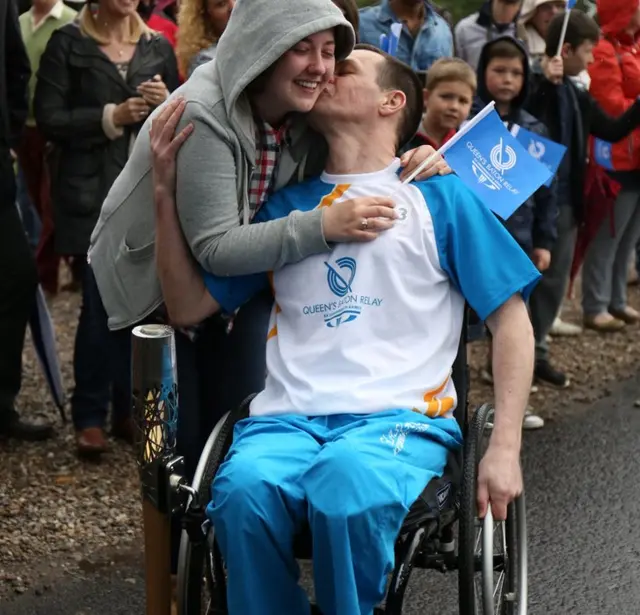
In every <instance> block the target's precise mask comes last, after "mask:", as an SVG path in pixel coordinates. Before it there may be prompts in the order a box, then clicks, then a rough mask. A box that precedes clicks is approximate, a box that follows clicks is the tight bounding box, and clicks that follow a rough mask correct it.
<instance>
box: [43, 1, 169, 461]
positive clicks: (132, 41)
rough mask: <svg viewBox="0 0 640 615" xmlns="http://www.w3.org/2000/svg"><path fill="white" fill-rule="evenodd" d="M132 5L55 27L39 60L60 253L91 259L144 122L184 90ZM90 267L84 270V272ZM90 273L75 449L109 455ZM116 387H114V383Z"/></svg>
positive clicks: (125, 432)
mask: <svg viewBox="0 0 640 615" xmlns="http://www.w3.org/2000/svg"><path fill="white" fill-rule="evenodd" d="M136 8H137V3H136V2H131V1H130V0H99V2H98V3H97V5H94V4H92V5H88V6H87V7H85V8H84V9H83V10H82V11H81V13H80V15H79V17H78V19H77V21H76V22H74V23H71V24H68V25H66V26H64V27H62V28H60V29H59V30H57V31H56V32H55V33H54V34H53V36H52V37H51V39H50V40H49V43H48V45H47V48H46V51H45V52H44V54H43V56H42V60H41V63H40V70H39V72H38V84H37V87H36V93H35V101H34V108H35V115H36V120H37V122H38V127H39V128H40V130H41V131H42V132H43V134H44V135H45V137H46V138H47V140H48V141H50V142H51V144H52V155H51V180H52V185H51V191H52V202H53V212H54V226H55V245H56V250H57V252H58V253H59V254H61V255H65V256H73V257H77V261H79V262H81V263H86V254H87V250H88V247H89V239H90V237H91V232H92V231H93V228H94V226H95V224H96V221H97V219H98V215H99V213H100V208H101V206H102V202H103V200H104V198H105V197H106V195H107V192H108V191H109V189H110V188H111V185H112V184H113V182H114V181H115V179H116V177H117V176H118V174H119V173H120V171H121V170H122V169H123V168H124V165H125V163H126V161H127V158H128V157H129V152H130V151H131V147H132V145H133V142H134V140H135V137H136V135H137V133H138V131H139V130H140V129H141V127H142V124H143V123H144V121H145V119H146V118H147V116H148V115H149V113H150V112H151V111H153V109H154V108H155V107H156V106H158V105H160V104H162V103H163V102H164V101H165V100H166V98H167V96H168V95H169V92H170V91H172V90H173V89H175V88H176V87H177V86H178V85H179V80H178V69H177V63H176V58H175V55H174V53H173V49H172V48H171V45H170V44H169V42H168V41H167V40H166V39H165V38H164V37H163V36H161V35H160V34H156V33H155V32H152V31H151V30H149V29H148V28H147V26H146V25H145V24H144V22H143V21H142V19H141V18H140V17H139V15H138V13H137V12H136ZM86 269H88V268H86ZM93 285H95V282H94V281H93V280H92V279H90V276H89V273H88V271H87V274H86V275H85V276H84V284H83V306H82V311H81V314H80V322H79V325H78V331H77V334H76V346H75V354H74V375H75V384H76V386H75V391H74V394H73V397H72V401H71V410H72V416H73V421H74V426H75V428H76V434H77V445H78V451H79V452H80V453H82V454H98V455H99V454H100V453H101V452H102V451H104V450H105V449H106V440H105V437H104V426H105V422H106V414H107V408H108V406H109V402H110V401H111V391H110V389H111V384H112V380H113V378H112V375H113V374H112V373H110V370H109V369H107V366H106V365H105V359H107V357H108V355H107V357H105V352H107V349H108V345H109V341H108V335H107V329H106V316H104V314H103V313H101V311H100V308H101V305H100V302H99V301H96V300H95V297H96V295H95V288H94V287H93ZM115 388H117V387H115ZM126 397H127V396H126V395H122V396H121V399H120V401H119V402H116V398H115V397H114V400H113V401H114V404H113V421H112V423H113V429H114V433H115V434H116V435H122V436H123V437H127V438H128V437H130V436H131V421H130V417H129V400H128V399H126Z"/></svg>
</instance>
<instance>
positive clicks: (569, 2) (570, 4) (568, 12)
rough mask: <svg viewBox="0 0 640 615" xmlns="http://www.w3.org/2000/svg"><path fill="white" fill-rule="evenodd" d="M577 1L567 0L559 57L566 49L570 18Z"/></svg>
mask: <svg viewBox="0 0 640 615" xmlns="http://www.w3.org/2000/svg"><path fill="white" fill-rule="evenodd" d="M576 2H577V0H567V10H566V11H565V13H564V20H563V21H562V30H561V31H560V40H559V41H558V53H556V55H557V56H559V55H560V54H561V53H562V48H563V47H564V38H565V36H567V27H568V25H569V18H570V17H571V9H572V8H574V7H575V5H576Z"/></svg>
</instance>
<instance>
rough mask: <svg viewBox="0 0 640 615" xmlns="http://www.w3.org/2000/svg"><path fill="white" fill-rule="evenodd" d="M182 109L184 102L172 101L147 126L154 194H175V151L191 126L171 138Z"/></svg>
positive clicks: (182, 100)
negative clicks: (149, 127) (149, 126)
mask: <svg viewBox="0 0 640 615" xmlns="http://www.w3.org/2000/svg"><path fill="white" fill-rule="evenodd" d="M186 105H187V103H186V102H185V101H184V99H182V98H179V97H178V98H175V99H174V100H172V101H171V102H169V103H168V104H167V106H166V107H165V108H164V109H162V110H161V111H160V113H159V114H158V117H156V118H154V119H153V121H152V122H151V129H150V131H149V134H150V142H151V155H152V159H153V162H152V164H153V187H154V191H155V192H156V194H169V195H171V196H173V195H174V194H175V191H176V173H177V170H176V169H177V164H176V158H177V156H178V150H179V149H180V147H182V144H183V143H184V142H185V141H186V140H187V139H188V138H189V135H190V134H191V133H192V132H193V124H188V125H187V126H185V127H184V128H183V129H182V130H181V131H180V132H179V133H178V134H177V135H176V136H174V134H175V131H176V128H177V127H178V122H180V118H181V117H182V113H183V112H184V109H185V107H186ZM156 202H158V199H156Z"/></svg>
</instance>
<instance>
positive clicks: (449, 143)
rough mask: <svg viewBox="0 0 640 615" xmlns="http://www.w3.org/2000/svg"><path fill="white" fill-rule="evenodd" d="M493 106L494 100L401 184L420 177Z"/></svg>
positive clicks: (487, 113) (485, 115)
mask: <svg viewBox="0 0 640 615" xmlns="http://www.w3.org/2000/svg"><path fill="white" fill-rule="evenodd" d="M495 106H496V103H495V101H494V100H492V101H491V102H490V103H489V104H488V105H487V106H486V107H485V108H484V109H482V111H480V113H478V115H476V116H475V117H474V118H473V119H471V120H469V121H468V122H467V123H466V124H465V125H464V126H463V127H462V128H461V129H460V130H459V131H458V132H457V133H456V134H455V135H453V137H451V139H449V140H448V141H447V142H446V143H444V144H443V145H441V146H440V148H439V149H438V150H437V151H435V152H434V153H433V154H431V156H429V157H427V159H426V160H424V161H423V162H422V163H421V164H420V165H418V168H417V169H415V170H414V171H413V172H412V173H411V175H409V177H407V178H406V179H405V180H404V181H403V182H402V183H403V184H409V183H411V182H412V181H413V180H414V179H415V178H416V177H417V176H418V175H420V173H422V171H424V169H425V168H426V167H428V166H429V165H430V164H432V163H433V161H434V160H436V158H438V156H442V155H443V154H444V153H445V152H446V151H447V150H449V149H450V148H451V147H453V146H454V145H455V144H456V143H457V142H458V141H460V139H462V137H464V135H465V134H467V133H468V132H469V131H470V130H471V129H472V128H473V127H474V126H475V125H476V124H478V123H479V122H481V121H482V120H483V119H484V118H485V117H487V115H489V113H491V112H492V111H493V109H494V107H495Z"/></svg>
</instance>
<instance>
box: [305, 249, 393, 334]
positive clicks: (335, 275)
mask: <svg viewBox="0 0 640 615" xmlns="http://www.w3.org/2000/svg"><path fill="white" fill-rule="evenodd" d="M324 265H325V267H326V271H327V278H326V279H327V286H328V287H329V290H330V291H331V293H332V294H333V295H334V296H335V297H337V299H335V300H332V301H328V302H326V303H316V304H314V305H305V306H304V307H303V308H302V312H303V314H305V315H306V316H309V315H312V314H320V313H322V314H323V318H324V323H325V325H326V326H327V327H330V328H337V327H339V326H340V325H344V324H346V323H348V322H353V321H354V320H355V319H356V318H358V316H360V314H361V313H362V310H363V308H364V307H365V306H372V307H380V306H381V305H382V299H380V298H378V297H371V296H369V295H361V294H358V293H357V292H355V291H354V288H353V281H354V279H355V277H356V269H357V264H356V259H355V258H351V257H350V256H343V257H341V258H338V259H337V260H336V261H334V262H333V263H331V262H327V261H325V263H324Z"/></svg>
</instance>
